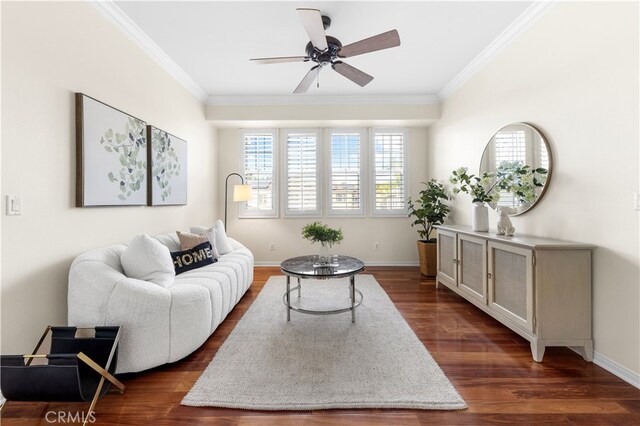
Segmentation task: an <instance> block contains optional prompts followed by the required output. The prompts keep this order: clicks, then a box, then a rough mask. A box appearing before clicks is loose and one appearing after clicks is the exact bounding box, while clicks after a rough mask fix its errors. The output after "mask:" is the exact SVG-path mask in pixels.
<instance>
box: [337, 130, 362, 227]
mask: <svg viewBox="0 0 640 426" xmlns="http://www.w3.org/2000/svg"><path fill="white" fill-rule="evenodd" d="M361 139H362V134H361V132H332V133H331V146H330V148H331V149H330V161H331V168H330V185H331V187H330V198H329V210H330V213H332V214H345V215H349V214H351V215H354V214H363V213H364V210H363V202H362V170H361V166H362V140H361Z"/></svg>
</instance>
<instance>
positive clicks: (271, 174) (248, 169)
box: [240, 130, 278, 217]
mask: <svg viewBox="0 0 640 426" xmlns="http://www.w3.org/2000/svg"><path fill="white" fill-rule="evenodd" d="M276 149H277V148H276V133H275V131H274V130H261V131H254V130H252V131H245V132H243V133H242V164H243V167H244V180H245V183H246V184H247V185H251V191H252V194H251V200H250V201H247V202H246V203H242V204H243V205H242V206H241V208H240V217H275V216H277V215H278V210H277V200H278V197H277V190H276V188H277V185H276V165H275V158H276Z"/></svg>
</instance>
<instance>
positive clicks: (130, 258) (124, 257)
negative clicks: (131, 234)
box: [120, 234, 176, 288]
mask: <svg viewBox="0 0 640 426" xmlns="http://www.w3.org/2000/svg"><path fill="white" fill-rule="evenodd" d="M120 262H121V263H122V269H124V273H125V275H126V276H128V277H129V278H136V279H138V280H143V281H149V282H152V283H154V284H157V285H159V286H160V287H164V288H167V287H169V286H171V284H173V280H174V278H175V276H176V270H175V269H174V267H173V260H172V259H171V253H170V252H169V249H168V248H167V246H165V245H163V244H162V243H161V242H160V241H158V240H156V239H155V238H151V237H150V236H148V235H146V234H141V235H138V236H137V237H135V238H134V239H133V240H132V241H131V243H130V244H129V246H128V247H127V248H126V249H125V250H124V251H123V252H122V254H121V255H120Z"/></svg>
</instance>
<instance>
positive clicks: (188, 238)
mask: <svg viewBox="0 0 640 426" xmlns="http://www.w3.org/2000/svg"><path fill="white" fill-rule="evenodd" d="M177 234H178V239H179V240H180V248H181V249H182V250H189V249H190V248H194V247H195V246H197V245H199V244H202V243H204V242H207V241H208V242H210V243H211V254H212V255H213V258H214V259H218V258H220V253H218V249H217V248H216V239H215V230H214V229H213V228H211V229H208V230H206V231H204V232H203V233H201V234H197V233H193V232H180V231H178V232H177Z"/></svg>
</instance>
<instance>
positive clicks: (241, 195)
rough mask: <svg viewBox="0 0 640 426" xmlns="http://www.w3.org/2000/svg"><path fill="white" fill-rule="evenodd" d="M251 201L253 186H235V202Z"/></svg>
mask: <svg viewBox="0 0 640 426" xmlns="http://www.w3.org/2000/svg"><path fill="white" fill-rule="evenodd" d="M250 199H251V185H234V186H233V201H249V200H250Z"/></svg>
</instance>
